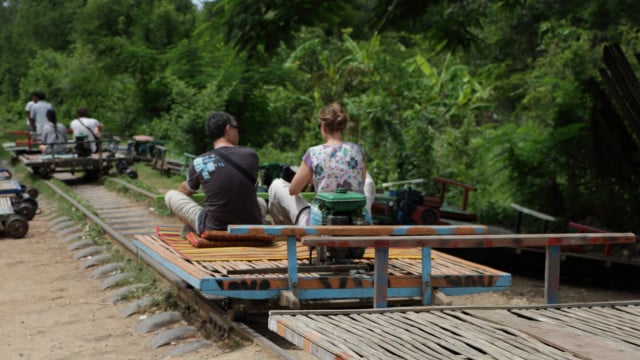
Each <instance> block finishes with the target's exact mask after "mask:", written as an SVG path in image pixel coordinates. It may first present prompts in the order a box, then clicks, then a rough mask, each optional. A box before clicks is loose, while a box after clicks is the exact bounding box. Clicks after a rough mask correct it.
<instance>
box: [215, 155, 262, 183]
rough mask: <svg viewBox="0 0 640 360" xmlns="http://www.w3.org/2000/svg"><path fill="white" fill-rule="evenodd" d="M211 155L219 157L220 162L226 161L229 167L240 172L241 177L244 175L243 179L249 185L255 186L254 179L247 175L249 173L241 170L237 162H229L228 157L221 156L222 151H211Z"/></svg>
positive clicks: (243, 169)
mask: <svg viewBox="0 0 640 360" xmlns="http://www.w3.org/2000/svg"><path fill="white" fill-rule="evenodd" d="M213 153H214V154H216V155H217V156H219V157H221V158H222V160H224V161H226V162H227V163H229V165H231V166H232V167H233V168H234V169H236V170H238V172H240V173H241V174H242V175H244V177H246V178H247V180H249V182H250V183H251V185H253V186H256V182H257V180H256V178H255V177H253V176H251V174H249V172H248V171H247V170H246V169H245V168H243V167H242V166H240V165H238V163H237V162H235V161H233V160H231V158H230V157H228V156H227V155H225V154H223V153H222V151H218V150H216V149H213Z"/></svg>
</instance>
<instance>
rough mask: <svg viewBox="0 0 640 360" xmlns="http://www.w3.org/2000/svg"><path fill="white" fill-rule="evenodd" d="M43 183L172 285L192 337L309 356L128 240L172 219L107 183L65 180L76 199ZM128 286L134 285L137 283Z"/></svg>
mask: <svg viewBox="0 0 640 360" xmlns="http://www.w3.org/2000/svg"><path fill="white" fill-rule="evenodd" d="M113 180H114V181H116V182H118V183H120V184H121V185H123V186H125V187H127V188H128V189H129V190H130V191H133V192H135V193H137V194H140V195H143V196H147V197H153V196H155V194H151V193H149V192H147V191H145V190H143V189H139V188H137V187H135V186H133V185H131V184H129V183H126V182H123V181H120V180H118V179H113ZM45 183H46V185H47V186H49V187H50V188H51V189H52V190H53V191H55V192H56V193H57V194H59V195H60V196H62V197H63V198H64V199H65V200H66V201H68V202H70V203H71V204H72V205H73V206H74V207H75V208H76V209H78V210H79V211H81V212H82V213H83V214H84V215H85V216H86V218H87V219H88V220H89V221H91V222H92V223H94V224H95V225H96V226H98V227H99V228H100V229H102V230H103V231H104V233H105V234H106V235H107V236H108V238H109V240H110V243H111V246H112V247H113V248H115V249H118V250H119V252H121V253H122V254H124V255H125V256H126V257H129V258H131V259H139V260H140V261H143V262H144V263H145V264H146V265H147V266H148V267H149V268H151V269H153V270H154V272H155V273H156V274H157V276H158V277H159V278H161V279H162V281H163V282H165V283H167V284H169V285H170V286H172V287H174V288H175V289H176V291H177V293H178V298H179V301H180V302H181V305H182V307H183V308H186V309H190V310H191V311H188V312H186V313H182V318H183V319H184V321H186V322H187V323H189V324H190V325H189V326H191V327H194V328H196V329H197V330H198V335H197V336H196V337H197V338H200V339H201V340H202V341H203V342H202V343H203V344H204V343H205V341H206V340H207V339H214V340H220V339H223V338H226V337H236V338H241V339H244V340H248V341H251V342H254V343H258V344H259V345H260V346H261V347H263V348H264V349H266V350H267V351H270V352H271V353H273V354H275V355H276V356H278V357H280V358H283V359H304V358H311V357H310V355H309V354H307V353H305V352H303V351H302V350H300V349H297V348H295V347H293V346H291V344H290V343H288V342H287V341H285V340H283V339H281V338H279V337H278V336H277V335H275V334H272V333H270V332H269V330H268V329H267V326H266V321H267V314H266V313H250V314H249V316H248V317H247V319H246V322H245V323H242V322H237V321H231V320H230V319H229V313H228V310H227V309H225V302H224V300H223V299H222V300H221V299H208V298H205V297H203V296H202V295H201V294H200V293H199V292H197V291H194V290H193V289H192V288H191V287H190V286H189V285H188V284H186V283H185V282H184V281H183V280H181V279H179V278H177V277H176V276H175V275H174V274H172V273H171V272H169V271H168V270H166V269H165V268H164V267H163V266H162V265H160V264H158V263H157V262H156V261H155V260H154V259H152V258H150V257H148V256H146V255H145V254H143V253H138V252H137V251H136V248H135V247H134V245H133V239H134V235H135V234H145V233H155V229H156V226H157V225H161V224H168V225H171V224H177V222H176V221H177V220H175V219H173V218H169V217H165V216H161V215H158V214H157V213H156V212H155V211H154V209H152V208H150V207H149V206H148V205H147V203H146V202H144V201H135V200H132V199H130V198H129V197H126V196H124V195H122V194H120V193H117V192H115V191H112V190H109V189H107V188H106V187H105V186H103V185H101V184H95V183H92V184H70V185H69V187H70V189H71V190H72V192H73V193H74V194H75V198H79V199H82V200H81V201H78V200H76V199H75V198H74V197H72V196H69V195H68V190H65V189H63V188H61V187H59V186H57V185H56V184H55V183H53V182H51V181H45ZM84 203H86V204H84ZM96 258H97V256H96ZM130 286H131V285H130ZM133 286H134V287H135V286H136V285H133ZM141 286H144V284H138V287H141ZM168 331H171V330H168ZM167 336H170V335H167ZM191 338H193V337H191ZM171 343H172V344H173V343H175V344H176V345H177V346H183V347H185V348H193V350H197V349H198V348H199V347H198V346H196V345H191V344H188V343H185V342H180V341H175V340H172V341H171Z"/></svg>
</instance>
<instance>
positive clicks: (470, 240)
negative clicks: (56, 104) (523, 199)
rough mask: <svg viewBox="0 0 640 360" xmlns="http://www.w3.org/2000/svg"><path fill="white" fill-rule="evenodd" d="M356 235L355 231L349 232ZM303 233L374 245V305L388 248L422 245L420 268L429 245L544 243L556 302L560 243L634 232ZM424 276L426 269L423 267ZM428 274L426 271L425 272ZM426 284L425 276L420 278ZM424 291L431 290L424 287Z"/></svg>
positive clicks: (601, 240) (382, 297)
mask: <svg viewBox="0 0 640 360" xmlns="http://www.w3.org/2000/svg"><path fill="white" fill-rule="evenodd" d="M351 233H352V234H356V233H357V232H356V231H354V232H351ZM359 235H360V236H344V235H340V236H316V235H314V236H304V237H302V244H304V245H307V246H329V247H373V248H375V275H374V276H375V278H374V286H375V290H374V294H375V296H374V306H375V307H376V308H383V307H386V306H387V282H388V266H389V248H411V247H422V261H423V267H425V266H430V261H429V260H428V259H430V254H431V248H491V247H518V246H544V247H546V265H545V290H544V293H545V295H544V296H545V300H546V302H547V304H556V303H558V289H559V282H560V246H563V245H587V244H590V245H595V244H620V243H632V242H635V235H634V234H633V233H589V234H587V233H581V234H576V233H571V234H513V235H429V236H422V235H414V236H362V235H363V234H359ZM423 276H425V269H424V268H423ZM427 276H428V274H427ZM423 280H426V282H427V283H428V278H427V279H423ZM424 291H425V292H430V291H431V289H429V288H427V289H425V290H424Z"/></svg>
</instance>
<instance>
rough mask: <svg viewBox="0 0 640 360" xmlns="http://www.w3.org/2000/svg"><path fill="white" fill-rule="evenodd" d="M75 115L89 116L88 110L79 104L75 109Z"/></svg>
mask: <svg viewBox="0 0 640 360" xmlns="http://www.w3.org/2000/svg"><path fill="white" fill-rule="evenodd" d="M76 115H77V116H78V117H89V110H88V109H87V108H86V107H84V106H80V107H79V108H78V109H77V110H76Z"/></svg>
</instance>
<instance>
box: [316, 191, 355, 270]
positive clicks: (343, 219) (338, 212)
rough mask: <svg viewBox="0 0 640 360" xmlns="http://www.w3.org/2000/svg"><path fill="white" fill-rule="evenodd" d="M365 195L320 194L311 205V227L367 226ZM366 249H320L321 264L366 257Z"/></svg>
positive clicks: (340, 192)
mask: <svg viewBox="0 0 640 360" xmlns="http://www.w3.org/2000/svg"><path fill="white" fill-rule="evenodd" d="M366 202H367V201H366V198H365V196H364V195H363V194H360V193H357V192H352V191H347V190H346V189H340V188H339V189H336V191H335V192H331V193H318V194H316V197H315V198H314V199H313V201H312V203H311V213H310V224H311V225H366V221H365V216H364V206H365V204H366ZM364 251H365V248H331V247H330V248H319V249H318V259H319V261H321V262H331V263H347V262H349V261H351V260H352V259H360V258H362V257H363V256H364Z"/></svg>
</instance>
